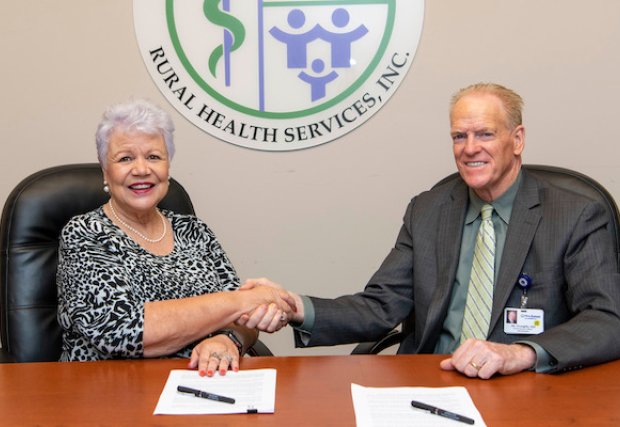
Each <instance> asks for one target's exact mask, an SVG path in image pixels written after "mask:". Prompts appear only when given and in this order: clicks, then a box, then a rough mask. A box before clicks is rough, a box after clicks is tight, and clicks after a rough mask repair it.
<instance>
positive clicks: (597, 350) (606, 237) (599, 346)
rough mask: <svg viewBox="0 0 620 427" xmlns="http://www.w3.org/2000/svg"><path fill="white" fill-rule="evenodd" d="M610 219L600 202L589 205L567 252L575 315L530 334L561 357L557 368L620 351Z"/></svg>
mask: <svg viewBox="0 0 620 427" xmlns="http://www.w3.org/2000/svg"><path fill="white" fill-rule="evenodd" d="M606 225H607V219H606V215H605V212H604V210H603V208H602V207H601V206H600V205H598V204H594V203H590V204H587V205H585V208H584V209H583V211H582V212H581V215H580V216H579V218H578V220H577V223H576V226H575V227H574V229H573V230H572V233H571V236H570V238H569V240H568V245H567V250H566V252H565V253H564V258H563V274H564V283H565V286H566V289H565V290H564V295H565V301H566V304H567V309H568V311H569V312H570V316H571V317H570V318H569V319H568V320H567V321H566V322H564V323H561V324H559V325H557V326H555V327H552V328H551V329H548V330H546V331H545V332H544V333H542V334H540V335H537V336H531V337H528V338H527V339H528V340H529V341H532V342H535V343H537V344H539V345H540V346H541V347H543V348H544V349H545V350H546V351H547V352H548V353H549V354H550V355H551V356H552V357H553V358H554V359H555V360H556V361H557V364H556V365H555V370H553V371H554V372H562V371H566V370H571V369H577V368H581V367H582V366H587V365H593V364H597V363H603V362H606V361H609V360H613V359H617V358H619V357H620V275H619V274H618V266H617V260H616V259H615V257H614V250H613V245H612V242H611V240H610V233H609V231H608V230H607V229H606ZM548 303H549V304H553V301H549V302H548Z"/></svg>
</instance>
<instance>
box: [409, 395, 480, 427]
mask: <svg viewBox="0 0 620 427" xmlns="http://www.w3.org/2000/svg"><path fill="white" fill-rule="evenodd" d="M411 406H413V407H414V408H418V409H423V410H425V411H430V412H431V414H435V415H439V416H440V417H446V418H450V419H452V420H455V421H460V422H462V423H465V424H473V423H474V420H472V419H471V418H467V417H465V416H463V415H459V414H455V413H454V412H450V411H446V410H445V409H440V408H438V407H436V406H431V405H427V404H426V403H422V402H418V401H417V400H412V401H411Z"/></svg>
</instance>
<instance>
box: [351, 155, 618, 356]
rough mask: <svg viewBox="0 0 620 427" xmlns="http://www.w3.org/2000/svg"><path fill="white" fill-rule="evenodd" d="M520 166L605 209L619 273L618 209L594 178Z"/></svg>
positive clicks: (378, 344) (363, 349)
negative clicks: (595, 202)
mask: <svg viewBox="0 0 620 427" xmlns="http://www.w3.org/2000/svg"><path fill="white" fill-rule="evenodd" d="M523 167H524V168H525V169H527V171H528V172H530V173H531V174H532V175H535V176H537V177H540V178H541V179H544V180H547V181H549V182H551V183H553V184H554V185H556V186H558V187H561V188H564V189H567V190H570V191H573V192H575V193H579V194H582V195H584V196H586V197H589V198H590V199H593V200H597V201H598V202H600V203H601V204H602V205H603V206H604V207H605V209H606V210H607V213H608V216H609V223H608V224H607V229H608V230H609V233H610V234H611V237H612V239H613V243H614V250H615V252H616V260H617V262H618V271H620V214H619V213H618V206H617V205H616V202H615V201H614V198H613V197H612V196H611V194H609V192H608V191H607V190H606V189H605V188H604V187H603V186H602V185H601V184H599V183H598V182H597V181H595V180H594V179H592V178H590V177H589V176H587V175H584V174H582V173H579V172H576V171H573V170H570V169H565V168H560V167H555V166H543V165H524V166H523ZM458 176H459V175H458V173H453V174H452V175H449V176H447V177H445V178H444V179H442V180H441V181H439V182H438V183H437V184H435V186H438V185H440V184H443V183H446V182H449V181H452V180H455V179H457V178H458ZM412 326H413V325H407V324H406V323H403V325H401V327H402V330H404V331H410V330H412ZM404 335H405V334H404V333H403V332H402V331H400V330H394V331H391V332H390V333H389V334H387V335H386V336H385V337H383V338H381V339H380V340H378V341H375V342H365V343H360V344H358V345H357V346H356V347H355V348H354V349H353V351H352V352H351V354H377V353H380V352H382V351H384V350H386V349H387V348H389V347H392V346H393V345H396V344H400V342H401V340H402V338H403V336H404Z"/></svg>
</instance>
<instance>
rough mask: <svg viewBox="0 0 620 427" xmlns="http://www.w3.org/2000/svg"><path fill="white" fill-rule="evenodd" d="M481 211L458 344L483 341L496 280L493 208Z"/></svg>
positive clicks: (485, 336) (486, 330)
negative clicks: (467, 340)
mask: <svg viewBox="0 0 620 427" xmlns="http://www.w3.org/2000/svg"><path fill="white" fill-rule="evenodd" d="M481 212H482V222H481V223H480V228H479V229H478V235H477V236H476V246H475V248H474V260H473V263H472V267H471V277H470V279H469V289H468V290H467V302H466V303H465V313H464V316H463V329H462V331H461V343H463V341H465V340H466V339H467V338H478V339H481V340H486V339H487V335H488V333H489V323H490V321H491V308H492V307H493V281H494V278H495V230H494V229H493V221H492V220H491V215H492V214H493V206H491V205H488V204H487V205H484V206H482V211H481Z"/></svg>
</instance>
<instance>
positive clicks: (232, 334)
mask: <svg viewBox="0 0 620 427" xmlns="http://www.w3.org/2000/svg"><path fill="white" fill-rule="evenodd" d="M216 335H226V336H227V337H228V338H230V340H231V341H232V342H233V344H234V345H235V346H236V347H237V351H239V357H241V356H243V343H242V342H241V339H239V337H238V336H237V333H236V332H235V331H233V330H232V329H220V330H219V331H215V332H213V333H211V334H209V338H211V337H214V336H216Z"/></svg>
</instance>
